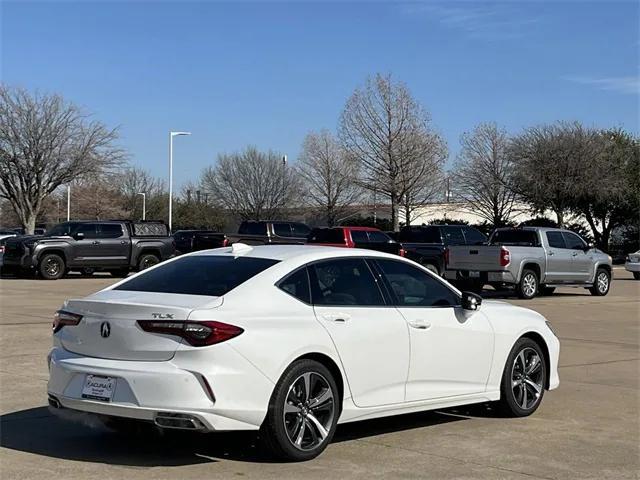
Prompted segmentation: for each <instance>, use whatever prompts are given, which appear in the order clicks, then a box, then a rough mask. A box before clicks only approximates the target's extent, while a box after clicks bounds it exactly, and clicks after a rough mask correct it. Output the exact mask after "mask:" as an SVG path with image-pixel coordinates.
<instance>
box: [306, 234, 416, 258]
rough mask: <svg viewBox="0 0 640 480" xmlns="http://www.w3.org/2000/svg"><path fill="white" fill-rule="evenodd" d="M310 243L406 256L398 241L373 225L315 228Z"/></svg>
mask: <svg viewBox="0 0 640 480" xmlns="http://www.w3.org/2000/svg"><path fill="white" fill-rule="evenodd" d="M307 243H308V244H315V245H324V246H329V247H344V248H364V249H366V250H377V251H379V252H387V253H392V254H394V255H400V256H401V257H403V256H404V254H405V253H404V250H402V247H401V246H400V244H399V243H398V242H396V241H395V240H393V239H392V238H391V237H390V236H389V235H387V234H386V233H384V232H383V231H381V230H379V229H377V228H373V227H331V228H314V229H313V230H311V233H310V234H309V237H308V238H307Z"/></svg>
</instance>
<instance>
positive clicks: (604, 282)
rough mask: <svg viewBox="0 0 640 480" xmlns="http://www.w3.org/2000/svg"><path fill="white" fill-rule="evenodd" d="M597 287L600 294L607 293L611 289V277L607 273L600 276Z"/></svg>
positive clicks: (601, 273)
mask: <svg viewBox="0 0 640 480" xmlns="http://www.w3.org/2000/svg"><path fill="white" fill-rule="evenodd" d="M597 286H598V291H599V292H600V293H605V292H606V291H607V289H608V288H609V276H608V275H607V274H606V273H605V272H600V273H599V274H598V280H597Z"/></svg>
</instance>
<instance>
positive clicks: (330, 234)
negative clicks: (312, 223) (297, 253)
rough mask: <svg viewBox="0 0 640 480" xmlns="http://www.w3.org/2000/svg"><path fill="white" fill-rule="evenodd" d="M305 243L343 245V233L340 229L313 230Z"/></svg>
mask: <svg viewBox="0 0 640 480" xmlns="http://www.w3.org/2000/svg"><path fill="white" fill-rule="evenodd" d="M307 243H344V233H343V232H342V229H341V228H314V229H313V230H311V233H310V234H309V236H308V237H307Z"/></svg>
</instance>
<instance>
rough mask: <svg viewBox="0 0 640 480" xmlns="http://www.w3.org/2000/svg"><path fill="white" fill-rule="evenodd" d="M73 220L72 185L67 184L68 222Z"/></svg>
mask: <svg viewBox="0 0 640 480" xmlns="http://www.w3.org/2000/svg"><path fill="white" fill-rule="evenodd" d="M69 220H71V185H67V222H68V221H69Z"/></svg>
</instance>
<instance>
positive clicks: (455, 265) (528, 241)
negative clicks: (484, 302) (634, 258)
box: [445, 227, 611, 299]
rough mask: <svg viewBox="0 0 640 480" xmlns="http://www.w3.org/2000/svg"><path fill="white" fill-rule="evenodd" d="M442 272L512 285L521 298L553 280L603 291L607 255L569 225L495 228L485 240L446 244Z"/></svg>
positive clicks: (544, 289) (478, 283)
mask: <svg viewBox="0 0 640 480" xmlns="http://www.w3.org/2000/svg"><path fill="white" fill-rule="evenodd" d="M445 277H446V278H448V279H450V280H452V281H457V282H461V283H462V285H466V286H469V285H471V286H472V287H473V289H474V290H478V289H481V288H482V287H483V286H484V285H486V284H489V285H492V286H494V287H496V288H502V287H504V286H508V287H515V290H516V292H517V294H518V296H519V297H520V298H526V299H528V298H533V297H534V296H536V294H538V293H542V294H544V295H550V294H552V293H553V291H554V290H555V288H556V287H557V286H571V287H584V288H588V289H589V291H590V292H591V294H593V295H606V294H607V293H608V292H609V286H610V284H611V257H610V256H609V255H607V254H606V253H604V252H602V251H600V250H598V249H596V248H594V247H593V246H591V245H589V244H588V243H587V242H585V241H584V240H583V239H582V237H580V236H579V235H578V234H576V233H574V232H570V231H569V230H562V229H558V228H543V227H524V228H498V229H496V230H495V231H494V232H493V233H492V234H491V237H490V238H489V241H488V244H487V245H477V246H471V247H469V246H452V247H449V259H448V265H447V270H446V272H445Z"/></svg>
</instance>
